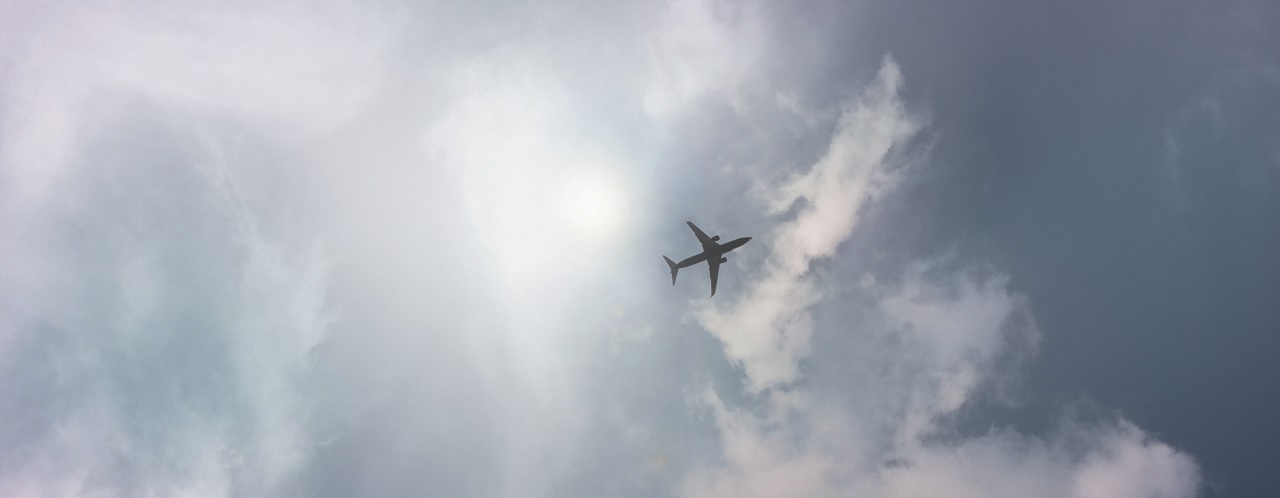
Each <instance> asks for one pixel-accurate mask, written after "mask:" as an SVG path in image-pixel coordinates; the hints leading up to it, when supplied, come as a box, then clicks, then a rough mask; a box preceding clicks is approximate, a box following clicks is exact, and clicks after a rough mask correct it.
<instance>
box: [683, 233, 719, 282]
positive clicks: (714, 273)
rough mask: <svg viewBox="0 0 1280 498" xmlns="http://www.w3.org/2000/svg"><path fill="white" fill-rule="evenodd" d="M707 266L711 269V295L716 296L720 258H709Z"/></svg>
mask: <svg viewBox="0 0 1280 498" xmlns="http://www.w3.org/2000/svg"><path fill="white" fill-rule="evenodd" d="M690 225H692V223H690ZM707 268H710V269H711V295H713V296H714V295H716V278H717V277H719V276H720V258H713V259H708V260H707Z"/></svg>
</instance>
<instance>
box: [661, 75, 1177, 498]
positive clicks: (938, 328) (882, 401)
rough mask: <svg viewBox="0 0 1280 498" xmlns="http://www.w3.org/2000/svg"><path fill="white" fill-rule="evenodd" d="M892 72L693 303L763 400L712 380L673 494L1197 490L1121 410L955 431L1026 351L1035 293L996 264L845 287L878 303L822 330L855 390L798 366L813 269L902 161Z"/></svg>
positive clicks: (782, 192) (1032, 334)
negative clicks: (702, 432)
mask: <svg viewBox="0 0 1280 498" xmlns="http://www.w3.org/2000/svg"><path fill="white" fill-rule="evenodd" d="M901 86H902V77H901V74H900V72H899V71H898V68H897V66H896V65H895V64H894V62H893V61H892V60H891V59H886V60H885V62H884V64H883V66H882V67H881V69H880V72H879V74H878V75H877V77H876V78H875V80H874V81H873V82H872V83H871V84H870V85H869V86H868V87H867V89H866V90H864V91H863V92H862V94H861V95H860V96H859V97H857V98H856V99H854V100H853V101H852V102H850V103H849V104H848V105H847V106H846V107H845V110H844V114H843V117H842V118H841V120H840V124H839V126H838V127H837V129H836V131H835V133H834V136H833V138H832V141H831V145H830V148H829V150H828V151H827V153H826V154H825V155H824V156H823V157H822V158H821V159H820V160H819V161H818V162H817V163H816V164H815V165H814V166H813V167H812V168H811V169H810V170H809V171H807V172H805V173H803V174H801V175H799V176H798V177H796V178H793V179H792V180H790V181H788V182H786V183H785V184H783V185H782V186H780V187H778V188H776V189H773V190H769V191H767V192H766V194H768V195H767V196H768V197H769V198H770V199H771V200H772V201H773V202H772V207H773V208H774V211H775V212H784V211H786V210H788V209H789V208H791V206H792V205H793V203H795V202H802V203H803V204H802V205H801V207H800V208H798V209H795V210H794V211H795V214H794V216H793V217H791V219H789V220H787V221H785V222H783V223H782V224H781V225H780V226H779V227H778V228H777V229H776V230H775V231H774V235H773V237H772V240H771V242H770V245H769V248H770V251H771V253H770V255H769V257H768V259H767V260H766V266H765V269H764V271H763V272H762V274H761V275H759V276H758V277H757V278H756V279H755V280H754V281H753V283H752V284H751V286H750V288H749V289H748V290H747V291H746V292H745V295H744V297H743V298H742V299H740V300H739V301H737V302H735V303H733V304H732V305H731V306H730V307H729V308H728V309H720V308H716V307H710V308H707V309H705V310H704V311H703V312H702V313H700V314H699V315H698V318H699V321H700V323H701V324H703V326H704V327H706V329H707V330H708V331H709V332H711V333H712V334H713V335H715V336H716V337H717V338H718V339H720V341H721V342H722V343H723V344H724V351H725V355H726V356H727V357H728V358H729V359H730V360H731V361H732V362H734V363H737V364H740V365H741V366H742V368H743V373H744V377H745V378H744V388H746V391H747V392H748V394H749V396H750V397H751V398H752V399H755V400H757V401H758V402H759V403H760V405H759V406H754V407H740V406H734V405H733V404H732V403H730V402H727V401H725V400H724V399H723V398H722V397H721V396H719V395H717V394H716V393H715V392H714V391H711V390H708V391H706V393H705V394H704V396H703V398H702V400H701V401H702V402H703V403H704V404H705V406H706V407H707V409H709V410H710V411H711V413H712V414H713V415H714V422H715V426H716V427H717V429H718V430H719V432H720V437H721V442H722V446H721V447H722V457H723V463H721V464H710V465H708V466H705V467H702V468H700V469H697V470H695V471H693V472H692V473H690V474H689V475H688V476H687V478H686V480H685V482H684V487H683V488H682V492H683V494H684V495H686V496H695V497H728V496H735V497H741V496H761V497H764V496H780V495H795V496H886V497H888V496H940V495H946V496H1011V497H1012V496H1080V497H1084V496H1193V495H1194V494H1195V493H1196V490H1197V487H1198V470H1197V466H1196V465H1195V463H1194V462H1193V461H1192V460H1191V458H1190V457H1188V456H1187V455H1185V454H1183V453H1180V452H1178V451H1176V450H1174V449H1172V448H1170V447H1169V446H1167V445H1165V444H1163V443H1160V442H1158V441H1154V440H1152V439H1151V438H1150V437H1148V436H1147V435H1145V434H1144V433H1143V432H1142V431H1141V430H1140V429H1138V428H1136V427H1135V426H1133V425H1132V424H1130V423H1128V422H1124V421H1120V422H1117V423H1115V424H1097V425H1094V426H1086V425H1083V424H1075V425H1071V424H1066V425H1064V426H1062V427H1061V428H1060V429H1059V430H1058V431H1057V432H1055V433H1054V434H1050V435H1047V436H1043V437H1041V436H1029V435H1022V434H1018V433H1015V432H1012V431H993V432H990V433H988V434H985V435H979V436H974V437H965V436H960V435H957V434H954V433H953V430H952V429H951V428H950V427H948V426H947V425H946V424H945V423H943V421H944V420H947V417H948V416H949V415H952V414H955V413H957V412H958V411H959V410H960V409H961V408H962V407H964V406H967V405H968V404H971V403H975V402H980V401H981V400H979V399H977V394H976V393H978V392H980V388H981V387H983V386H987V385H991V384H993V383H998V382H1000V381H1001V380H1002V376H1006V375H1010V374H1014V373H1016V372H1011V371H1009V370H1008V369H1007V365H1017V364H1018V363H1019V360H1021V359H1024V358H1025V357H1026V356H1027V355H1030V354H1033V353H1034V351H1035V349H1036V345H1037V343H1038V337H1039V332H1038V331H1037V329H1036V326H1035V321H1034V319H1033V318H1032V317H1031V313H1030V307H1029V303H1028V300H1027V298H1025V297H1023V296H1021V295H1019V294H1017V293H1015V292H1013V291H1011V290H1009V286H1008V277H1007V276H1005V275H1003V274H1001V273H999V272H995V271H991V270H985V271H980V270H978V269H975V268H965V267H962V268H960V269H959V270H955V269H953V268H952V267H954V266H955V265H954V264H952V263H950V262H948V261H944V260H934V261H924V262H918V263H916V264H914V265H911V266H910V267H909V268H908V269H907V271H906V272H905V273H904V274H903V275H902V276H901V277H900V278H899V279H897V280H896V281H895V282H891V283H879V282H876V281H875V280H874V279H870V278H868V279H864V281H863V282H861V283H859V284H856V285H853V286H844V287H841V289H843V291H844V292H854V293H865V294H866V295H867V296H868V298H869V299H870V302H871V303H872V304H871V306H870V307H869V308H868V309H867V310H866V311H865V312H864V313H863V314H862V319H860V320H859V321H858V322H857V323H851V324H848V325H846V326H844V327H832V328H824V332H825V333H839V334H846V335H847V336H848V339H847V340H848V341H851V343H852V344H853V345H854V347H855V348H856V349H857V350H858V351H857V352H856V353H854V354H853V356H852V357H849V358H846V359H845V361H846V362H848V363H849V364H850V366H848V367H847V368H844V369H842V370H840V371H841V372H843V376H842V377H841V379H840V382H839V385H840V388H841V389H842V390H844V391H845V392H847V394H846V396H849V397H851V398H852V400H851V401H847V402H840V401H834V400H831V399H827V397H826V396H824V394H830V393H826V392H825V391H823V389H824V387H823V385H822V384H810V383H806V382H802V380H803V379H802V377H803V375H802V365H803V362H804V361H805V360H807V359H808V358H810V356H811V347H810V343H811V340H812V336H813V334H814V318H813V316H812V311H811V310H812V309H813V308H815V307H818V306H839V305H838V303H834V302H829V301H830V299H831V296H826V295H824V294H823V293H822V292H821V291H820V290H819V289H820V288H821V287H820V286H819V285H818V284H819V282H818V281H817V280H818V279H819V278H820V277H819V275H817V274H815V273H814V272H813V271H811V267H812V265H813V263H814V262H815V261H816V260H819V259H822V258H829V257H831V256H832V255H834V254H835V253H836V251H837V249H838V248H839V246H840V244H841V243H843V242H844V241H845V240H847V239H848V238H849V237H850V236H851V235H853V234H854V233H856V232H855V229H856V227H857V224H858V220H859V216H860V214H861V213H862V212H863V210H864V209H865V208H866V207H867V206H868V205H869V204H870V203H872V202H874V201H875V200H876V199H878V198H880V197H882V196H884V195H887V194H889V193H890V192H891V191H892V189H893V187H894V185H896V183H897V180H898V177H899V176H900V175H901V171H902V170H901V169H900V167H899V163H898V162H897V161H898V158H899V157H900V156H899V155H897V154H895V153H897V152H902V149H903V148H904V147H909V146H910V144H911V139H912V137H913V136H914V134H915V133H916V132H917V131H918V130H919V129H920V125H919V124H918V121H917V120H916V119H915V118H913V117H912V116H911V115H910V113H908V112H907V111H906V110H905V109H904V107H903V104H902V101H901V98H900V97H899V91H900V88H901ZM825 360H826V361H839V360H840V359H838V358H831V357H826V358H825ZM1006 360H1012V361H1006ZM829 387H830V386H827V388H829Z"/></svg>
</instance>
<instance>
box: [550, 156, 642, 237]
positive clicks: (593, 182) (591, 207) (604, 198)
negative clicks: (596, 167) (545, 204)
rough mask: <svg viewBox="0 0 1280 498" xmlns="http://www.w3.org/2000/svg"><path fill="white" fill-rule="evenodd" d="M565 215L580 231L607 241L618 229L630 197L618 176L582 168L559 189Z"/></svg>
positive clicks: (562, 216) (561, 208) (578, 232)
mask: <svg viewBox="0 0 1280 498" xmlns="http://www.w3.org/2000/svg"><path fill="white" fill-rule="evenodd" d="M559 195H560V216H561V219H562V220H563V221H564V222H565V223H566V224H567V225H568V226H569V227H570V228H571V229H572V230H573V231H574V232H575V234H576V235H578V236H580V237H583V238H587V239H590V240H591V241H592V242H603V241H605V240H607V239H608V238H610V237H611V236H612V235H613V234H614V232H616V231H617V229H618V227H619V225H620V224H621V222H622V217H623V214H624V212H625V206H626V200H625V198H624V197H625V196H624V193H623V191H622V189H621V188H620V187H619V185H618V182H617V180H616V179H614V178H611V177H610V176H609V175H606V174H603V173H601V172H579V173H577V174H575V175H572V176H571V177H570V178H569V179H568V181H566V182H565V183H564V185H563V187H562V189H561V191H560V193H559Z"/></svg>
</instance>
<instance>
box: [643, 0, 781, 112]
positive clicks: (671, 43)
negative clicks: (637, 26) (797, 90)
mask: <svg viewBox="0 0 1280 498" xmlns="http://www.w3.org/2000/svg"><path fill="white" fill-rule="evenodd" d="M666 6H667V10H666V12H665V15H664V16H663V17H662V21H661V22H660V24H659V26H658V27H657V29H656V30H655V33H654V34H653V36H652V40H651V41H650V43H649V50H648V55H649V57H648V59H649V67H650V71H651V74H650V78H649V82H648V85H647V87H646V88H645V92H644V107H645V110H646V111H648V112H649V113H651V114H653V115H657V116H662V115H666V114H669V113H674V112H676V111H678V110H679V109H680V108H681V107H683V106H684V105H685V104H687V103H688V102H690V101H691V100H693V99H696V98H698V97H701V96H704V95H708V94H713V93H717V92H723V93H725V94H727V96H728V97H729V98H730V101H731V102H733V101H734V100H733V99H734V97H733V95H734V92H735V91H736V90H737V89H738V86H739V85H741V84H742V82H743V81H744V80H745V79H746V78H748V77H749V76H750V75H751V74H752V73H751V69H752V66H753V65H754V64H755V62H756V59H757V58H758V57H759V56H760V52H761V49H762V46H763V45H764V44H765V36H766V35H767V32H766V31H765V24H764V22H763V19H762V16H763V15H764V13H763V11H762V8H761V5H760V4H758V3H756V2H732V1H724V0H670V1H668V2H667V5H666Z"/></svg>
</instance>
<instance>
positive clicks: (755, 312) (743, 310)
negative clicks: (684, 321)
mask: <svg viewBox="0 0 1280 498" xmlns="http://www.w3.org/2000/svg"><path fill="white" fill-rule="evenodd" d="M901 87H902V74H901V72H900V71H899V70H898V66H897V64H895V63H894V62H893V60H892V59H885V61H884V65H883V67H881V68H880V71H879V73H877V76H876V78H875V80H874V81H873V82H872V83H871V85H870V86H869V87H868V89H867V91H865V92H864V93H863V94H862V95H861V96H859V98H857V99H855V100H853V101H851V102H849V103H848V104H847V105H846V106H845V109H844V112H843V114H842V116H841V118H840V122H839V125H838V127H837V129H836V132H835V134H834V136H833V137H832V139H831V145H830V147H829V148H828V149H827V153H826V154H825V155H824V156H823V157H822V158H821V159H820V160H819V161H818V162H817V164H815V165H814V166H813V167H812V168H811V169H810V170H809V171H807V172H805V173H804V174H802V175H799V176H797V177H795V178H792V179H790V180H789V181H788V182H786V184H784V185H782V186H781V187H779V188H778V189H776V190H774V191H770V192H768V193H767V197H769V201H770V205H771V208H772V210H773V211H774V212H775V213H779V212H782V211H784V210H786V209H788V208H789V207H791V206H792V205H793V204H795V203H797V202H802V203H803V205H802V207H801V208H800V210H799V212H798V214H797V215H796V216H795V218H794V220H792V221H790V222H788V223H785V224H783V225H781V226H779V227H778V228H776V229H775V230H774V233H773V235H772V237H771V241H770V242H769V246H770V249H771V251H772V252H771V253H770V256H769V258H768V260H767V261H766V262H765V269H764V275H763V276H762V277H760V278H759V280H758V281H757V282H756V283H755V285H753V286H752V287H751V289H750V291H748V293H747V295H746V296H745V297H744V298H742V299H741V300H739V301H738V302H736V303H734V304H733V306H732V307H731V308H730V309H728V310H724V311H722V310H721V309H720V308H715V307H713V308H707V309H705V310H704V311H703V312H702V313H700V314H699V316H698V319H699V322H700V323H702V324H703V325H704V326H705V327H706V328H707V330H709V331H710V332H711V333H712V334H713V335H715V336H716V337H717V338H719V339H720V340H721V342H723V343H724V344H725V353H726V354H727V355H728V356H729V358H730V359H731V360H733V361H735V362H738V363H741V364H742V366H743V368H744V369H745V370H746V373H747V379H748V386H749V387H750V389H751V390H752V391H755V392H760V391H763V390H765V389H769V388H774V387H780V386H785V385H787V384H789V383H791V382H793V381H795V380H796V378H797V376H798V375H799V372H798V365H799V362H800V360H801V359H803V358H804V357H805V356H807V355H808V354H809V340H810V336H811V334H812V333H813V323H812V319H811V317H810V315H809V313H808V309H809V308H810V307H811V306H812V305H813V304H814V303H816V302H817V301H818V299H819V298H820V297H821V296H820V295H819V294H818V291H817V290H816V288H815V286H814V282H813V280H812V277H811V276H810V275H809V268H810V265H811V264H812V263H813V262H814V261H815V260H818V259H821V258H829V257H831V256H832V255H833V254H835V251H836V248H837V247H839V245H840V243H841V242H843V241H844V240H845V239H847V238H848V237H849V234H850V232H851V231H852V230H853V227H854V226H855V224H856V223H857V220H858V217H859V215H860V213H861V210H862V209H863V207H864V206H866V205H867V203H869V202H871V201H873V200H875V199H876V198H877V197H879V196H881V195H883V194H884V193H885V192H887V191H888V190H889V189H890V188H892V186H893V185H894V183H895V182H896V179H897V176H898V174H897V171H895V169H894V166H895V163H894V162H893V158H892V157H891V153H892V152H893V151H894V150H895V148H897V147H902V146H903V145H904V144H905V143H906V142H907V141H908V140H910V138H911V137H912V136H913V135H914V134H915V133H916V131H918V130H919V129H920V124H919V123H918V122H917V120H916V119H915V118H914V117H912V116H911V115H910V114H908V113H907V111H906V109H905V108H904V107H903V105H902V102H901V101H900V100H899V98H898V92H899V91H900V90H901Z"/></svg>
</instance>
